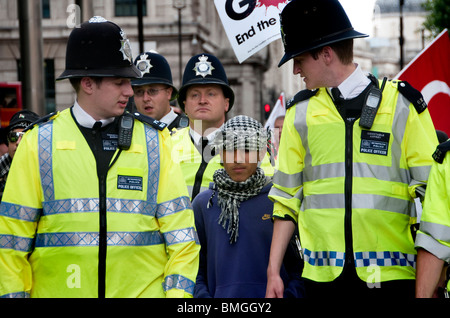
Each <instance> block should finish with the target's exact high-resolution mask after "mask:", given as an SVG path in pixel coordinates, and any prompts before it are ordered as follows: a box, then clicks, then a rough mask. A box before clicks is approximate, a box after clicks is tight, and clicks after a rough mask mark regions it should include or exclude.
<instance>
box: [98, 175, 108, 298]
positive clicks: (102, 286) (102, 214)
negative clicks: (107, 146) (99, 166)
mask: <svg viewBox="0 0 450 318" xmlns="http://www.w3.org/2000/svg"><path fill="white" fill-rule="evenodd" d="M99 225H100V229H99V242H98V247H99V249H98V298H105V290H106V250H107V246H108V242H107V218H106V177H105V176H104V175H102V176H99Z"/></svg>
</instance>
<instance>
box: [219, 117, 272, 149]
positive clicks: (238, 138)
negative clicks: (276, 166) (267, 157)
mask: <svg viewBox="0 0 450 318" xmlns="http://www.w3.org/2000/svg"><path fill="white" fill-rule="evenodd" d="M270 137H271V135H270V130H266V129H264V127H263V126H262V125H261V123H260V122H259V121H257V120H256V119H253V118H251V117H248V116H244V115H239V116H236V117H233V118H231V119H230V120H228V121H227V122H226V123H225V124H224V125H223V127H222V128H221V130H220V132H219V133H218V134H216V137H215V139H214V141H213V142H212V146H213V147H214V149H216V150H219V151H220V150H234V149H244V150H257V151H261V150H264V149H265V148H267V147H268V144H269V140H270Z"/></svg>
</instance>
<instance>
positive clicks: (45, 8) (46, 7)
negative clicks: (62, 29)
mask: <svg viewBox="0 0 450 318" xmlns="http://www.w3.org/2000/svg"><path fill="white" fill-rule="evenodd" d="M42 18H44V19H50V0H42Z"/></svg>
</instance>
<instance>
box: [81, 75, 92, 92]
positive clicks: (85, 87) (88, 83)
mask: <svg viewBox="0 0 450 318" xmlns="http://www.w3.org/2000/svg"><path fill="white" fill-rule="evenodd" d="M94 85H96V83H95V82H94V80H93V79H92V78H91V77H83V78H82V79H81V81H80V89H81V90H82V91H83V92H84V93H85V94H88V95H90V94H92V92H93V90H94Z"/></svg>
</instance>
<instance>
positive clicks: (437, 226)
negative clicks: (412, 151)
mask: <svg viewBox="0 0 450 318" xmlns="http://www.w3.org/2000/svg"><path fill="white" fill-rule="evenodd" d="M447 143H448V146H450V141H447ZM449 180H450V152H447V154H446V155H445V158H444V160H443V162H442V163H438V162H433V166H432V168H431V172H430V177H429V179H428V185H427V191H426V193H425V200H424V202H423V210H422V216H421V219H420V228H419V231H418V232H417V238H416V247H417V248H419V247H421V248H424V249H426V250H427V251H429V252H430V253H432V254H433V255H435V256H436V257H438V258H440V259H442V260H444V261H445V262H447V263H450V195H449V194H450V182H449ZM447 289H448V290H450V281H449V282H448V285H447Z"/></svg>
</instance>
